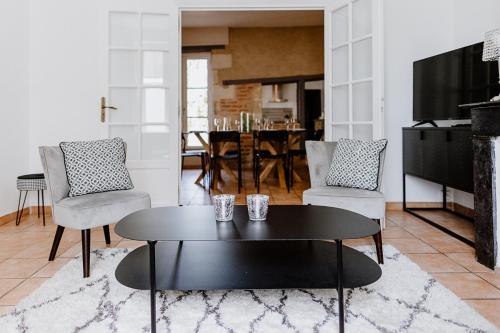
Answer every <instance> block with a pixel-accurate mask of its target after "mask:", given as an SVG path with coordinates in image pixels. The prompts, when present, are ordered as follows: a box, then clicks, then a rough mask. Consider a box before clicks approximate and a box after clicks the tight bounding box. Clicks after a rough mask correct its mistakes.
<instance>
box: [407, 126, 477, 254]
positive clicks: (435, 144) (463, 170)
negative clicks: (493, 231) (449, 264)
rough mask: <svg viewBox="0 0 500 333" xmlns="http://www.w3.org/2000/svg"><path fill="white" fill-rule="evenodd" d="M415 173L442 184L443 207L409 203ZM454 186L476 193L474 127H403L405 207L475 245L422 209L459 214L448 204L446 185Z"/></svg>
mask: <svg viewBox="0 0 500 333" xmlns="http://www.w3.org/2000/svg"><path fill="white" fill-rule="evenodd" d="M407 175H408V176H413V177H418V178H422V179H425V180H427V181H431V182H433V183H437V184H440V185H441V188H442V191H443V192H442V203H441V205H439V207H435V208H431V207H427V208H424V207H415V206H413V207H410V206H409V205H408V203H407V191H406V176H407ZM447 187H451V188H454V189H457V190H460V191H464V192H467V193H474V181H473V155H472V129H471V128H470V127H421V128H414V127H406V128H403V210H404V211H406V212H408V213H410V214H412V215H413V216H415V217H418V218H419V219H421V220H423V221H424V222H427V223H428V224H430V225H432V226H434V227H436V228H438V229H440V230H441V231H444V232H445V233H447V234H449V235H450V236H452V237H455V238H457V239H458V240H460V241H462V242H464V243H465V244H468V245H470V246H474V242H473V241H472V240H470V239H468V238H466V237H464V236H462V235H460V234H458V233H456V232H454V231H453V230H450V229H448V228H446V227H445V226H443V225H441V224H439V223H437V222H435V221H432V220H431V219H430V218H429V215H426V216H424V215H423V214H419V212H421V211H428V210H441V211H446V212H448V213H451V214H454V215H459V216H460V217H462V218H465V219H467V220H469V221H472V219H471V218H470V217H468V216H464V215H462V214H458V212H455V211H453V210H451V209H449V207H448V203H447V201H446V189H447Z"/></svg>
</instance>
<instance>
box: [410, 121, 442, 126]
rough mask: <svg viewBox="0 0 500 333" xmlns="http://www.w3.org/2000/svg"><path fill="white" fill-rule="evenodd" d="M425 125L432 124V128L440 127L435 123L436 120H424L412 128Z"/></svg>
mask: <svg viewBox="0 0 500 333" xmlns="http://www.w3.org/2000/svg"><path fill="white" fill-rule="evenodd" d="M425 124H431V125H432V127H438V125H437V124H436V123H435V122H434V120H422V121H420V122H418V123H416V124H415V125H413V126H412V127H418V126H420V125H425Z"/></svg>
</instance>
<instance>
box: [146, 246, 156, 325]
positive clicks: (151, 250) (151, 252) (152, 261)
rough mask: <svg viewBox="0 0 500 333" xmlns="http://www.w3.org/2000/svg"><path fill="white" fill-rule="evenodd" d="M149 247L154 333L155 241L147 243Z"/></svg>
mask: <svg viewBox="0 0 500 333" xmlns="http://www.w3.org/2000/svg"><path fill="white" fill-rule="evenodd" d="M148 245H149V282H150V286H151V287H150V288H151V295H150V297H151V332H152V333H156V258H155V245H156V241H148Z"/></svg>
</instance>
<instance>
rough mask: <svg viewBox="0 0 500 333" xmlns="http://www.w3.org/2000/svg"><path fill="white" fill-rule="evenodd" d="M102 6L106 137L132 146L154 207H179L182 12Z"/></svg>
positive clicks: (132, 161) (137, 174)
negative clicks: (180, 41)
mask: <svg viewBox="0 0 500 333" xmlns="http://www.w3.org/2000/svg"><path fill="white" fill-rule="evenodd" d="M101 3H102V6H101V8H100V13H99V14H100V15H101V19H100V21H101V22H102V27H103V28H102V30H101V31H102V32H103V36H102V50H103V52H102V59H103V63H102V73H103V75H102V82H101V83H102V97H104V98H105V101H104V100H103V99H101V115H100V124H101V128H102V132H103V136H104V137H121V138H123V139H124V140H125V141H126V143H127V166H128V168H129V170H130V173H131V177H132V180H133V182H134V185H135V188H136V189H138V190H142V191H146V192H149V193H150V195H151V199H152V204H153V206H160V205H161V206H164V205H177V204H178V187H179V186H178V184H179V174H178V170H179V167H178V164H179V157H178V156H179V148H178V147H179V143H178V128H179V127H178V119H179V117H178V114H179V111H178V110H179V107H178V102H179V98H178V96H179V94H178V85H179V84H178V78H179V60H178V56H179V54H178V50H177V48H178V36H179V35H178V17H177V10H176V8H175V6H174V5H173V1H165V0H102V1H101ZM104 106H105V108H103V107H104Z"/></svg>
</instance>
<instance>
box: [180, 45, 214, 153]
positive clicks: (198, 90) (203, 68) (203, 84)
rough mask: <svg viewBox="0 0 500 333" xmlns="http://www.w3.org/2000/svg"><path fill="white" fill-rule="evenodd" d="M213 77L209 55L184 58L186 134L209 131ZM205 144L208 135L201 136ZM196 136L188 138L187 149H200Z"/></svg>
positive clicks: (184, 118) (184, 117)
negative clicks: (211, 75)
mask: <svg viewBox="0 0 500 333" xmlns="http://www.w3.org/2000/svg"><path fill="white" fill-rule="evenodd" d="M210 85H211V77H210V55H209V54H186V55H184V57H183V115H182V116H183V129H184V131H185V132H188V133H189V132H192V131H206V132H208V130H209V124H210V118H211V112H210V109H211V91H210ZM201 136H202V137H204V139H205V142H207V141H208V134H201ZM200 146H201V143H200V141H199V140H198V139H197V138H196V136H194V135H188V136H187V147H188V148H192V147H200Z"/></svg>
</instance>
